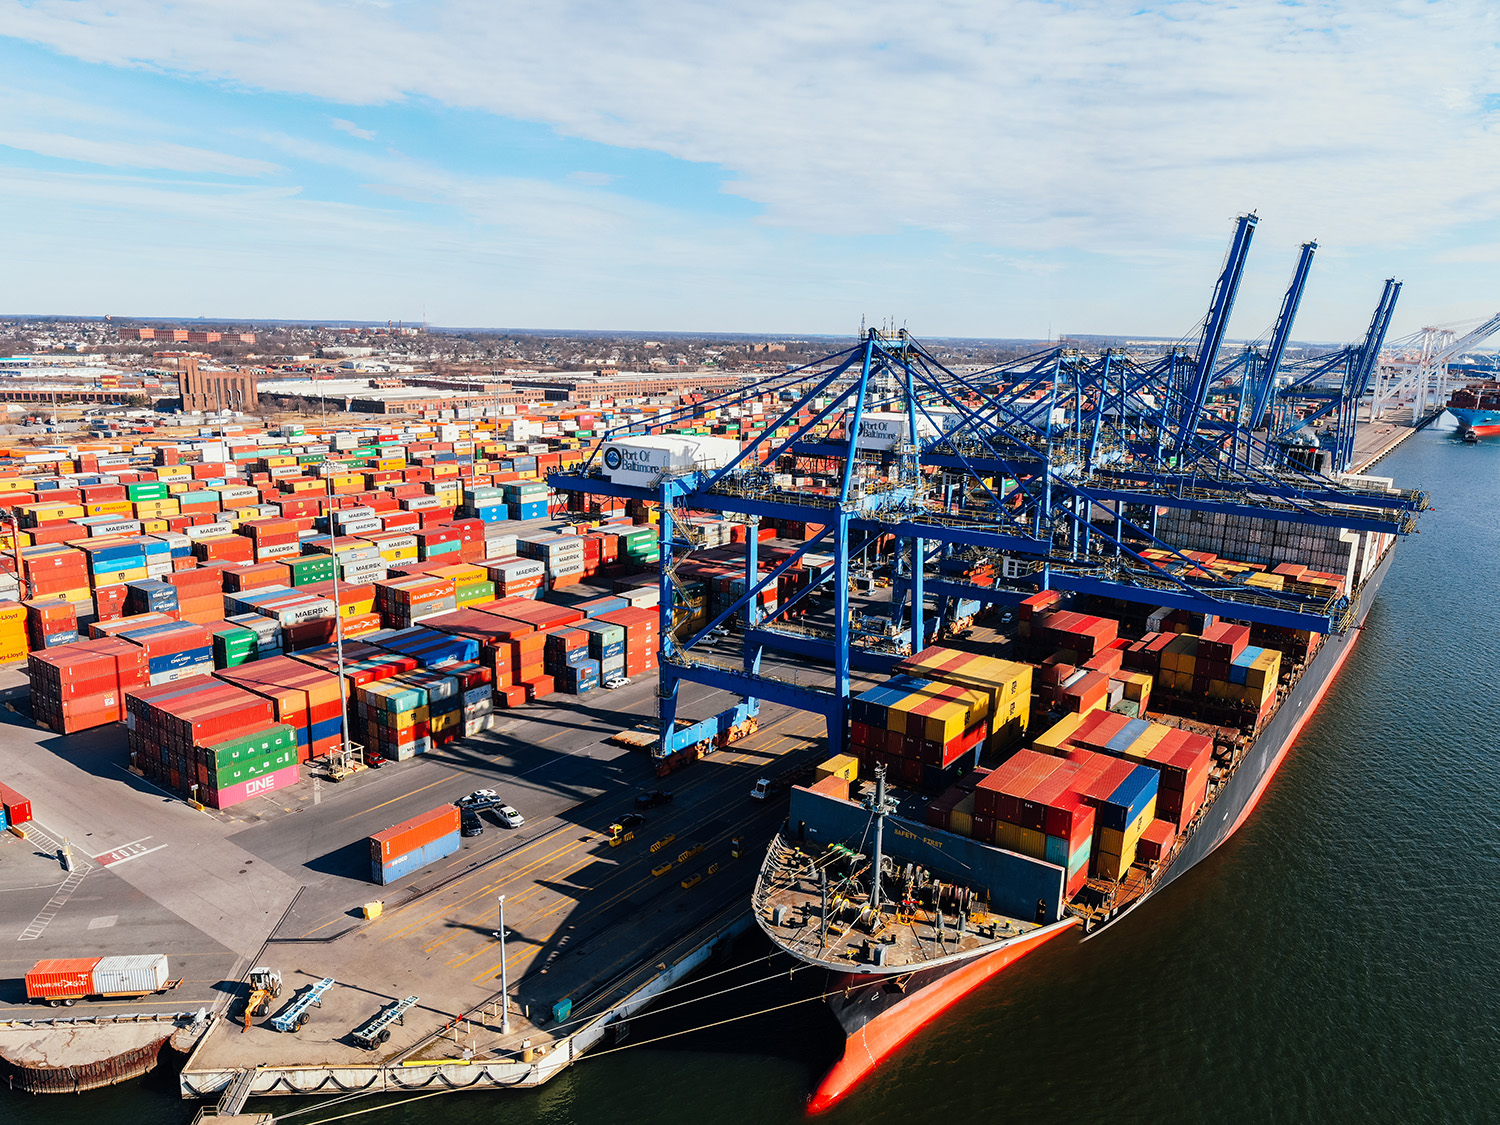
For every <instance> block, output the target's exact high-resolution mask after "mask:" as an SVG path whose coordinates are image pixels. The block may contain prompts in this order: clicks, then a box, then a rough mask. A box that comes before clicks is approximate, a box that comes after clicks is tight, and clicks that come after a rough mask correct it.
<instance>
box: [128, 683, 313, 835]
mask: <svg viewBox="0 0 1500 1125" xmlns="http://www.w3.org/2000/svg"><path fill="white" fill-rule="evenodd" d="M125 725H126V730H127V732H128V733H127V745H128V746H129V749H130V754H131V759H132V761H133V762H134V764H135V766H136V768H138V769H139V770H140V771H141V772H142V773H143V774H145V776H147V777H148V778H150V779H151V780H153V781H155V782H157V784H159V785H162V786H164V787H166V788H169V789H172V790H175V791H176V792H178V793H181V794H183V795H184V796H191V795H194V794H196V796H197V799H198V800H199V801H201V802H202V803H204V804H206V805H211V806H213V807H215V808H228V807H229V806H231V805H234V804H238V803H239V802H241V801H244V800H247V799H248V798H250V797H254V796H258V795H260V794H263V793H269V792H272V791H273V790H277V789H285V788H288V787H290V786H292V785H295V784H296V783H297V782H298V781H299V780H300V778H301V774H300V773H299V771H298V768H297V754H296V733H295V731H293V730H292V728H290V727H287V726H285V725H284V724H278V723H277V722H275V719H274V716H273V714H272V707H271V702H270V700H268V699H265V698H264V697H262V696H259V695H255V694H254V693H252V692H248V691H244V690H243V689H241V688H238V687H235V686H234V685H232V684H227V683H224V682H223V681H221V680H217V679H214V678H213V677H211V676H201V677H195V678H193V679H190V680H184V681H181V682H178V683H172V684H163V685H160V686H157V687H146V688H141V689H138V690H136V691H132V692H129V693H127V694H126V696H125ZM273 728H274V729H273ZM237 740H238V741H237ZM229 765H234V767H235V769H234V771H232V772H230V773H224V772H223V770H224V768H225V767H226V766H229Z"/></svg>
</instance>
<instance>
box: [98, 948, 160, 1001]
mask: <svg viewBox="0 0 1500 1125" xmlns="http://www.w3.org/2000/svg"><path fill="white" fill-rule="evenodd" d="M166 987H167V958H166V955H165V954H162V953H142V954H136V955H134V956H126V957H105V958H104V959H103V960H101V961H100V962H99V963H98V964H97V965H95V966H94V995H96V996H122V995H139V994H141V993H143V992H160V991H161V990H162V989H164V988H166Z"/></svg>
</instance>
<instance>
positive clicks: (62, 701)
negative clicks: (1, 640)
mask: <svg viewBox="0 0 1500 1125" xmlns="http://www.w3.org/2000/svg"><path fill="white" fill-rule="evenodd" d="M147 659H148V658H147V654H146V650H145V649H143V648H141V647H140V646H139V645H135V644H131V643H130V642H129V641H126V640H122V639H119V638H114V637H106V638H103V639H101V640H93V641H80V642H79V643H78V644H72V645H68V646H66V647H64V648H59V649H55V650H52V651H46V652H33V653H32V654H31V656H30V657H29V660H28V668H27V673H28V676H29V678H30V680H31V713H32V715H33V717H35V719H36V721H37V722H39V723H41V724H42V725H44V726H45V727H47V729H49V730H52V731H55V732H57V733H58V734H72V733H73V732H75V731H80V730H88V729H90V728H92V727H101V726H104V725H106V724H108V723H116V722H120V721H121V720H123V719H124V718H125V693H126V692H129V691H134V690H136V689H138V688H141V687H145V686H146V679H147V675H148V672H147Z"/></svg>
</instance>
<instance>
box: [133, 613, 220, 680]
mask: <svg viewBox="0 0 1500 1125" xmlns="http://www.w3.org/2000/svg"><path fill="white" fill-rule="evenodd" d="M125 621H126V622H127V623H128V622H129V621H130V619H129V618H126V619H125ZM115 635H116V636H118V637H119V638H120V639H121V640H126V641H129V642H130V643H131V644H134V645H139V646H140V647H141V648H143V649H144V650H145V652H146V658H147V670H148V676H149V680H148V682H149V683H150V684H151V685H152V686H153V687H154V686H156V685H158V684H170V683H175V682H177V681H178V680H185V679H190V678H193V677H198V676H206V675H208V674H209V673H210V672H212V671H213V670H214V648H213V635H212V634H211V633H209V631H208V630H207V629H205V628H204V627H203V626H202V625H194V624H192V623H191V622H187V621H173V622H169V623H167V624H165V625H157V624H153V625H147V626H145V627H136V628H125V629H122V630H120V631H119V632H118V633H116V634H115Z"/></svg>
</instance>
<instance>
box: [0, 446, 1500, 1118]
mask: <svg viewBox="0 0 1500 1125" xmlns="http://www.w3.org/2000/svg"><path fill="white" fill-rule="evenodd" d="M1445 421H1446V420H1445ZM1372 472H1374V473H1375V474H1378V475H1385V476H1392V477H1394V478H1395V480H1396V482H1397V483H1398V484H1399V485H1401V486H1403V487H1416V488H1426V489H1428V490H1429V491H1430V492H1431V493H1432V495H1433V502H1434V504H1435V506H1436V510H1434V511H1431V512H1428V513H1426V514H1425V515H1424V516H1423V518H1422V521H1421V533H1420V534H1418V535H1414V536H1411V537H1409V538H1408V539H1407V540H1406V541H1405V542H1404V543H1402V544H1401V545H1400V546H1399V548H1398V555H1397V558H1396V561H1395V564H1394V566H1393V567H1392V569H1391V572H1390V575H1389V577H1388V578H1387V580H1386V583H1385V586H1384V588H1383V589H1382V591H1381V594H1380V598H1379V601H1378V602H1377V603H1376V605H1375V607H1374V609H1373V610H1372V611H1371V613H1370V616H1369V619H1368V621H1367V623H1366V628H1365V631H1364V635H1363V636H1362V637H1361V638H1360V640H1359V644H1358V647H1357V649H1356V650H1355V652H1354V655H1353V656H1352V657H1351V659H1350V660H1349V662H1348V663H1347V664H1346V666H1345V668H1344V670H1343V671H1342V673H1341V674H1340V677H1339V679H1338V680H1337V681H1336V682H1335V684H1334V685H1333V687H1332V689H1331V690H1330V692H1329V694H1328V697H1327V698H1326V700H1325V701H1324V704H1323V707H1322V708H1321V710H1320V711H1319V712H1318V714H1317V715H1316V716H1315V717H1314V719H1313V720H1312V722H1310V723H1309V724H1308V726H1307V728H1306V729H1305V730H1304V732H1303V734H1302V736H1301V738H1300V739H1299V741H1298V742H1297V743H1296V745H1295V746H1294V747H1293V749H1292V752H1291V754H1290V755H1289V756H1288V758H1287V760H1286V762H1285V763H1284V765H1283V766H1282V769H1281V771H1280V773H1279V774H1278V775H1277V777H1276V779H1275V781H1274V782H1273V784H1272V785H1271V787H1270V788H1269V790H1268V791H1267V793H1266V794H1265V796H1264V797H1263V798H1262V800H1261V802H1260V805H1259V807H1258V809H1257V811H1256V813H1255V814H1254V815H1253V816H1252V818H1251V819H1250V821H1249V822H1248V823H1247V824H1246V825H1245V827H1244V828H1243V829H1241V831H1240V832H1239V834H1238V835H1237V836H1236V837H1234V839H1232V840H1231V841H1230V842H1229V843H1228V844H1227V845H1226V846H1225V847H1223V848H1222V849H1220V851H1219V852H1218V853H1216V854H1215V855H1214V856H1212V857H1210V859H1209V860H1207V861H1206V862H1205V863H1203V864H1202V865H1201V866H1200V867H1199V868H1197V869H1196V870H1195V871H1194V872H1192V873H1191V874H1190V875H1189V876H1188V877H1186V878H1184V879H1181V880H1179V881H1178V882H1177V883H1176V884H1174V885H1173V886H1172V887H1171V888H1169V889H1168V890H1167V891H1166V892H1164V893H1163V894H1162V895H1160V896H1159V897H1157V898H1155V899H1153V900H1152V901H1151V903H1150V904H1149V905H1148V906H1147V907H1145V908H1144V909H1142V910H1141V911H1140V912H1138V913H1137V914H1135V915H1133V916H1132V917H1130V918H1129V919H1127V920H1126V921H1125V922H1123V923H1122V924H1120V925H1119V926H1116V927H1114V928H1112V929H1110V930H1109V931H1107V932H1106V933H1104V934H1102V935H1100V936H1099V937H1098V938H1096V939H1092V940H1089V941H1087V942H1080V941H1078V940H1076V939H1072V938H1068V939H1064V940H1062V941H1059V942H1054V943H1053V944H1052V945H1050V946H1048V947H1046V948H1045V949H1043V950H1042V951H1041V952H1039V953H1038V954H1036V955H1035V956H1034V957H1032V958H1030V959H1029V960H1026V961H1023V962H1021V963H1020V964H1019V965H1017V966H1016V967H1014V968H1012V969H1011V970H1009V971H1007V972H1006V973H1004V974H1002V975H1001V976H1000V977H999V978H997V979H996V980H993V981H991V982H990V983H989V984H988V985H986V986H985V987H984V988H982V989H980V990H979V991H978V992H976V993H974V994H972V995H970V996H969V997H968V998H966V1000H964V1001H963V1002H962V1003H961V1004H960V1005H958V1006H957V1007H955V1008H954V1009H952V1010H950V1011H949V1013H947V1015H946V1016H945V1018H944V1019H943V1020H942V1021H941V1022H940V1023H938V1024H935V1025H933V1026H930V1027H929V1028H928V1029H926V1030H925V1031H924V1032H923V1033H922V1034H921V1035H919V1036H918V1037H917V1038H916V1039H915V1040H913V1041H912V1042H911V1043H910V1044H909V1045H908V1047H907V1049H906V1050H905V1051H904V1052H903V1053H902V1054H901V1055H900V1056H899V1057H897V1058H896V1059H895V1060H893V1061H891V1062H890V1063H888V1064H887V1065H886V1066H885V1067H884V1068H883V1069H882V1070H881V1071H879V1072H878V1073H877V1074H876V1075H875V1076H874V1077H873V1078H872V1079H871V1080H869V1081H868V1082H867V1083H866V1084H865V1085H864V1086H863V1087H861V1088H859V1089H857V1090H856V1091H855V1092H854V1093H853V1094H852V1095H851V1096H849V1097H848V1098H847V1099H846V1100H845V1101H844V1102H843V1103H842V1104H840V1105H839V1106H837V1107H836V1108H835V1109H834V1110H833V1111H831V1112H830V1113H829V1114H827V1115H826V1116H825V1117H824V1118H823V1120H825V1121H827V1122H828V1123H829V1125H838V1123H841V1122H845V1121H847V1122H856V1121H857V1122H860V1123H861V1125H872V1123H876V1122H887V1121H888V1122H903V1123H906V1122H911V1121H913V1120H953V1121H959V1120H969V1121H979V1120H985V1121H990V1120H998V1119H1001V1118H1011V1119H1015V1118H1020V1119H1029V1120H1033V1121H1068V1122H1110V1123H1116V1122H1120V1121H1139V1120H1145V1119H1148V1118H1149V1119H1151V1120H1154V1121H1158V1122H1184V1123H1186V1122H1201V1121H1208V1120H1212V1121H1216V1122H1247V1123H1249V1122H1255V1123H1261V1122H1268V1121H1289V1122H1290V1121H1318V1122H1351V1123H1352V1122H1368V1121H1418V1120H1425V1121H1488V1120H1500V1097H1497V1092H1496V1088H1495V1079H1494V1075H1495V1069H1496V1062H1495V1060H1496V1059H1497V1058H1500V1010H1497V1006H1496V1004H1495V1003H1494V995H1495V981H1496V980H1497V979H1500V937H1497V935H1500V840H1497V816H1496V814H1497V810H1500V770H1497V768H1496V767H1497V744H1500V737H1497V732H1500V612H1497V607H1500V567H1497V566H1496V559H1500V441H1492V442H1482V443H1480V444H1478V445H1474V446H1465V445H1463V444H1461V443H1460V442H1458V441H1457V440H1456V438H1455V434H1454V432H1453V430H1452V429H1451V428H1442V423H1440V424H1439V426H1438V427H1434V428H1430V429H1428V430H1424V431H1422V432H1420V433H1418V434H1416V435H1415V436H1414V437H1412V438H1411V439H1410V440H1409V441H1407V442H1406V443H1405V444H1404V445H1403V446H1401V447H1400V448H1399V449H1398V450H1397V451H1396V452H1395V453H1393V454H1392V455H1391V456H1389V457H1388V458H1386V459H1385V460H1384V461H1383V462H1381V463H1380V464H1379V465H1377V466H1376V467H1375V468H1374V469H1373V470H1372ZM766 952H767V949H766V948H765V947H762V946H755V945H753V943H750V942H747V943H745V944H744V946H743V947H742V949H741V955H742V957H743V958H744V960H745V962H746V963H745V964H744V965H743V966H742V967H740V968H738V969H735V970H733V971H731V972H728V973H726V974H725V975H723V976H720V977H716V978H715V979H712V980H709V981H706V982H704V983H702V984H701V985H699V986H698V990H699V991H700V992H701V993H712V992H716V991H719V990H721V989H725V988H729V987H731V986H733V985H735V984H739V983H742V982H752V981H754V982H757V983H754V984H753V985H751V986H750V987H746V988H743V989H739V990H737V991H732V992H729V993H728V994H726V995H722V996H717V997H714V998H710V999H706V1000H703V1001H702V1002H700V1003H695V1004H691V1005H687V1006H684V1007H681V1008H678V1009H677V1010H675V1011H669V1012H664V1013H662V1014H660V1015H657V1016H653V1017H650V1018H648V1019H646V1020H642V1021H639V1022H638V1023H637V1025H636V1026H635V1027H634V1028H633V1032H632V1037H631V1039H630V1040H628V1041H627V1043H626V1044H625V1045H624V1046H623V1047H622V1048H620V1049H616V1050H614V1051H612V1052H610V1053H606V1054H600V1055H598V1056H596V1057H590V1058H586V1059H585V1060H583V1061H582V1062H580V1063H579V1064H578V1065H577V1066H575V1067H574V1068H573V1069H572V1070H570V1071H568V1072H565V1073H564V1074H563V1075H562V1076H561V1077H560V1078H558V1079H556V1080H555V1081H554V1082H552V1083H551V1084H550V1085H549V1086H547V1087H544V1088H542V1089H540V1090H537V1091H532V1092H527V1093H519V1094H503V1093H499V1094H497V1093H488V1094H443V1095H440V1096H437V1097H431V1098H428V1099H426V1100H417V1101H412V1102H408V1103H406V1104H402V1105H388V1106H385V1107H383V1108H380V1109H378V1110H377V1111H376V1112H372V1113H368V1114H364V1115H362V1116H361V1117H360V1118H344V1119H345V1120H362V1121H368V1122H370V1123H371V1125H469V1123H475V1125H478V1123H485V1125H489V1123H512V1122H513V1123H516V1125H529V1123H537V1125H552V1123H559V1125H560V1123H565V1122H599V1121H607V1122H609V1123H610V1125H633V1123H637V1122H639V1123H648V1122H653V1123H654V1122H676V1121H682V1122H689V1121H691V1122H693V1123H695V1125H718V1123H723V1125H729V1123H740V1122H745V1123H751V1122H755V1123H761V1122H776V1121H787V1122H792V1121H798V1120H801V1119H803V1104H804V1099H805V1098H806V1096H807V1094H808V1092H809V1091H810V1089H811V1088H812V1087H813V1085H814V1084H815V1083H816V1081H817V1079H818V1077H819V1076H820V1074H821V1072H822V1069H823V1068H824V1067H826V1066H827V1065H828V1064H829V1063H831V1062H832V1061H833V1059H834V1058H835V1057H836V1055H837V1053H838V1050H839V1047H840V1040H839V1036H838V1034H837V1032H836V1030H835V1028H834V1026H833V1023H832V1019H831V1017H830V1016H829V1015H828V1014H827V1013H826V1011H825V1010H824V1009H823V1008H822V1006H821V1005H820V1004H818V1003H800V1004H799V1003H797V1001H798V1000H799V999H802V998H804V997H806V996H807V995H808V994H809V993H810V992H811V991H813V990H815V989H816V987H817V983H816V982H815V981H813V980H812V979H811V977H810V974H802V975H799V976H797V977H796V978H794V979H788V978H787V976H786V974H785V972H784V968H785V963H784V961H783V962H780V963H779V964H780V967H781V968H782V970H783V971H781V972H779V973H777V975H776V976H775V977H774V978H773V979H763V978H766V977H768V976H769V975H770V974H772V973H776V971H777V968H778V962H777V961H772V962H770V963H769V964H768V963H766V962H764V961H761V960H760V959H761V958H762V957H764V956H765V954H766ZM782 1005H790V1006H788V1007H782V1008H781V1010H777V1011H765V1010H766V1009H772V1008H777V1007H779V1006H782ZM750 1012H762V1013H764V1014H760V1015H755V1016H753V1017H752V1018H747V1019H734V1018H732V1017H736V1016H741V1015H743V1014H745V1013H750ZM720 1020H724V1021H728V1022H725V1023H723V1024H721V1025H720V1026H718V1027H712V1028H709V1029H707V1030H700V1031H694V1032H693V1033H692V1034H688V1035H681V1036H674V1037H670V1038H658V1037H662V1036H672V1034H673V1033H674V1032H677V1031H681V1030H683V1029H687V1028H694V1027H698V1026H700V1025H704V1024H709V1023H712V1022H714V1021H720ZM653 1040H654V1041H653ZM174 1091H175V1087H174V1086H172V1084H171V1083H170V1082H165V1081H161V1080H157V1079H147V1080H145V1081H143V1082H138V1083H133V1084H130V1085H128V1086H124V1087H120V1088H117V1089H114V1090H109V1091H103V1092H98V1093H94V1094H88V1095H85V1096H81V1097H76V1098H70V1097H59V1096H53V1097H46V1098H33V1097H29V1096H23V1095H18V1094H14V1093H11V1092H7V1091H3V1090H0V1119H3V1120H5V1121H7V1122H15V1123H18V1125H21V1123H31V1122H37V1123H41V1122H45V1123H47V1125H93V1123H94V1122H98V1121H109V1122H111V1123H112V1125H181V1123H185V1122H187V1121H189V1120H190V1119H191V1117H192V1116H193V1112H194V1110H195V1108H196V1107H194V1106H190V1105H188V1104H186V1103H183V1102H181V1101H178V1100H177V1099H176V1097H175V1093H174ZM378 1104H379V1103H378V1102H376V1101H375V1100H373V1099H365V1100H361V1101H355V1102H351V1103H345V1104H343V1105H338V1106H328V1107H325V1108H322V1109H318V1110H314V1109H313V1103H312V1102H310V1101H307V1100H295V1101H293V1100H279V1101H275V1102H267V1101H262V1100H259V1099H257V1100H255V1101H252V1103H251V1105H250V1107H249V1108H250V1109H251V1110H259V1111H272V1112H275V1113H277V1114H282V1113H291V1112H296V1116H295V1117H293V1118H292V1120H293V1121H294V1122H298V1123H310V1122H316V1121H320V1120H325V1119H332V1118H335V1117H340V1116H342V1115H344V1114H349V1113H352V1112H354V1111H356V1110H362V1109H372V1108H374V1107H375V1106H376V1105H378ZM310 1110H311V1112H309V1111H310Z"/></svg>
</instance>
